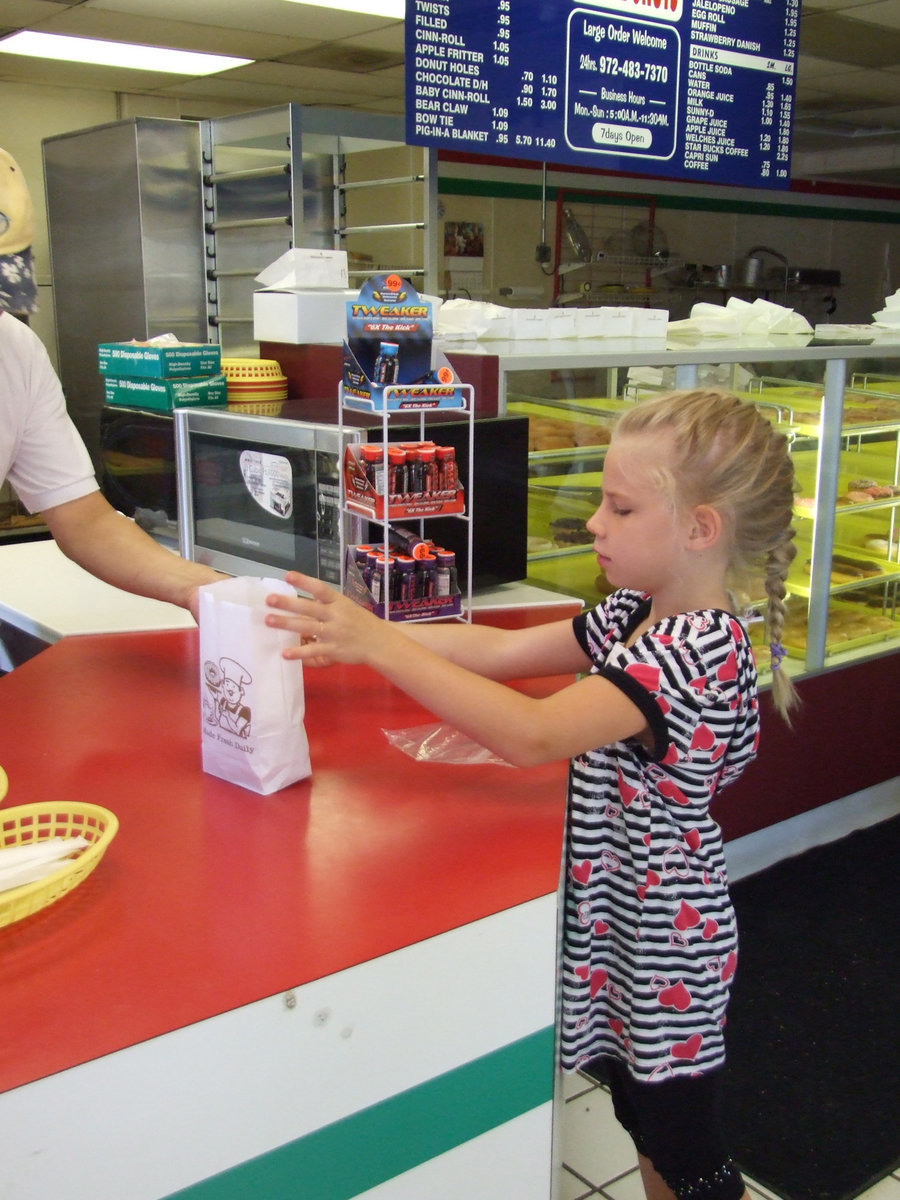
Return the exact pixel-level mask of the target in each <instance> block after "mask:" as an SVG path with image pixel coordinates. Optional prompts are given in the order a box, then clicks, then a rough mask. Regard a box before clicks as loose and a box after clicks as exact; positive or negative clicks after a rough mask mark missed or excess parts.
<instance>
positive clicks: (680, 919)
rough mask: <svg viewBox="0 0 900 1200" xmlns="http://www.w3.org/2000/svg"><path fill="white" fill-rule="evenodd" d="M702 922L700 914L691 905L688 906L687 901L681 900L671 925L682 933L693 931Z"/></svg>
mask: <svg viewBox="0 0 900 1200" xmlns="http://www.w3.org/2000/svg"><path fill="white" fill-rule="evenodd" d="M702 920H703V918H702V916H701V915H700V913H699V912H698V911H697V909H696V908H694V906H693V905H692V904H688V902H687V900H682V902H681V908H679V910H678V913H677V915H676V917H675V920H674V921H673V922H672V924H673V925H674V926H675V928H676V929H678V930H680V931H681V932H682V933H684V931H685V930H686V929H694V928H695V926H697V925H699V924H700V922H701V921H702Z"/></svg>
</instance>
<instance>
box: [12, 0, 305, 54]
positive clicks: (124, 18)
mask: <svg viewBox="0 0 900 1200" xmlns="http://www.w3.org/2000/svg"><path fill="white" fill-rule="evenodd" d="M3 2H4V0H0V7H2V3H3ZM185 7H187V6H185ZM40 29H41V32H42V33H67V34H71V35H72V36H73V37H88V38H102V39H103V40H105V41H112V42H133V43H135V42H136V43H139V44H140V45H144V46H158V45H161V44H164V45H166V46H169V47H170V48H172V49H178V50H198V51H201V52H202V53H205V54H226V55H237V56H238V57H240V58H249V59H258V58H276V57H277V56H278V55H279V54H284V53H292V52H293V53H298V52H300V51H302V50H305V49H308V48H309V47H310V46H315V45H317V44H318V43H317V42H316V41H315V39H311V38H302V37H296V38H286V37H285V36H284V35H283V34H263V33H253V32H252V31H251V30H248V29H228V28H222V27H220V26H212V25H198V24H196V23H195V22H193V21H169V20H167V21H160V20H158V19H154V18H153V17H146V16H140V15H137V14H133V13H119V12H110V11H109V10H106V9H100V8H94V7H90V6H88V5H86V4H79V5H77V6H75V7H73V8H66V9H61V10H59V11H58V12H57V14H56V15H55V16H53V17H49V18H47V19H46V20H44V21H42V22H41V24H40Z"/></svg>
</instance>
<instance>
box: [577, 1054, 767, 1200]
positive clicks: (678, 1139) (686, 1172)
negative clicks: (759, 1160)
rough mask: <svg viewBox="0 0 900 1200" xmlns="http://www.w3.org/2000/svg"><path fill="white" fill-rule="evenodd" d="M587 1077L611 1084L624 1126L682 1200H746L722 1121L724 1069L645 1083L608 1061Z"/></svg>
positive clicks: (589, 1069)
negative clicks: (726, 1140)
mask: <svg viewBox="0 0 900 1200" xmlns="http://www.w3.org/2000/svg"><path fill="white" fill-rule="evenodd" d="M586 1073H587V1074H588V1075H590V1076H592V1077H593V1078H595V1079H599V1080H600V1081H601V1082H602V1083H606V1084H608V1085H609V1089H610V1092H611V1094H612V1102H613V1108H614V1109H615V1113H616V1117H617V1118H618V1120H619V1122H620V1124H622V1125H623V1126H624V1128H625V1129H626V1130H627V1131H628V1133H629V1134H630V1135H631V1137H632V1139H633V1141H634V1144H635V1146H636V1147H637V1151H638V1153H639V1154H641V1155H643V1156H644V1157H645V1158H648V1159H649V1160H650V1161H651V1163H652V1164H653V1166H654V1169H655V1170H656V1172H657V1173H658V1174H659V1175H661V1176H662V1178H663V1179H664V1180H665V1182H666V1184H667V1185H668V1187H669V1188H670V1189H671V1190H672V1191H673V1192H674V1193H675V1195H676V1196H677V1197H678V1200H740V1198H741V1196H743V1194H744V1181H743V1179H742V1178H741V1173H740V1171H739V1170H738V1168H737V1166H736V1165H735V1163H734V1162H733V1161H732V1159H731V1156H730V1155H729V1153H728V1148H727V1146H726V1144H725V1138H724V1136H723V1133H722V1128H721V1122H720V1117H719V1087H720V1081H721V1077H722V1071H721V1069H720V1070H716V1071H710V1072H708V1073H707V1074H702V1075H690V1076H684V1077H676V1078H674V1079H663V1080H660V1081H659V1082H657V1083H644V1082H642V1081H640V1080H637V1079H635V1078H634V1077H633V1075H632V1074H631V1072H630V1071H629V1070H628V1068H627V1067H626V1066H625V1064H624V1063H621V1062H618V1061H617V1060H615V1059H609V1058H604V1059H595V1060H594V1061H593V1062H591V1063H590V1064H589V1065H588V1067H587V1070H586Z"/></svg>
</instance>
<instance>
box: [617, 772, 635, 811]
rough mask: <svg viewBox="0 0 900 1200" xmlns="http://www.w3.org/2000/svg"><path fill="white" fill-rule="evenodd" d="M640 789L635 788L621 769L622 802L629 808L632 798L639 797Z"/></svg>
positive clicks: (620, 793)
mask: <svg viewBox="0 0 900 1200" xmlns="http://www.w3.org/2000/svg"><path fill="white" fill-rule="evenodd" d="M637 794H638V790H637V788H633V787H632V786H631V784H630V783H629V782H628V780H627V779H626V778H625V776H624V775H623V774H622V772H621V770H620V771H619V795H620V796H621V797H622V803H623V804H624V805H625V807H626V808H627V807H628V805H629V804H631V802H632V800H635V799H636V798H637Z"/></svg>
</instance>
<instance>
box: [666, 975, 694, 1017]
mask: <svg viewBox="0 0 900 1200" xmlns="http://www.w3.org/2000/svg"><path fill="white" fill-rule="evenodd" d="M692 1000H693V997H692V996H691V993H690V992H689V991H688V990H687V988H686V987H685V986H684V983H683V981H682V980H680V979H679V980H678V982H677V983H673V984H671V985H670V986H669V987H665V988H663V989H662V991H661V992H660V993H659V1002H660V1004H661V1005H662V1006H663V1007H664V1008H674V1009H675V1011H676V1012H687V1010H688V1009H689V1008H690V1007H691V1002H692Z"/></svg>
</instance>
